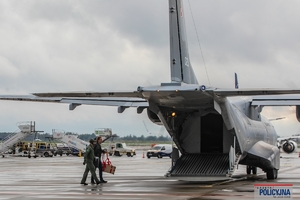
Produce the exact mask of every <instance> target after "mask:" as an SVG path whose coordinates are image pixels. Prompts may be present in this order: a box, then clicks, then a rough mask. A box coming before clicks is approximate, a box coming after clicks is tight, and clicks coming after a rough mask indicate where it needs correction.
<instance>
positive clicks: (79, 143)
mask: <svg viewBox="0 0 300 200" xmlns="http://www.w3.org/2000/svg"><path fill="white" fill-rule="evenodd" d="M52 138H53V139H56V140H59V141H60V142H63V143H65V144H67V145H68V147H70V148H74V149H76V150H78V152H82V153H84V152H85V150H86V147H87V146H88V145H89V142H86V141H84V140H81V139H79V138H78V136H77V135H67V134H66V133H65V132H64V131H62V130H57V129H53V130H52Z"/></svg>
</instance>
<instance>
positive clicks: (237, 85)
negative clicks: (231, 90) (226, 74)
mask: <svg viewBox="0 0 300 200" xmlns="http://www.w3.org/2000/svg"><path fill="white" fill-rule="evenodd" d="M234 86H235V89H239V82H238V77H237V74H236V73H234Z"/></svg>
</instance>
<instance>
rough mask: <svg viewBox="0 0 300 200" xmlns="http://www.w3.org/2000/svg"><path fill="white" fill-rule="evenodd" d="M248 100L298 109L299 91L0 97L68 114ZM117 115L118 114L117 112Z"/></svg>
mask: <svg viewBox="0 0 300 200" xmlns="http://www.w3.org/2000/svg"><path fill="white" fill-rule="evenodd" d="M231 96H252V105H253V106H260V105H261V106H292V105H300V90H291V89H269V88H266V89H219V88H206V87H205V86H200V85H191V84H189V85H181V84H180V83H179V84H173V83H169V84H162V85H161V86H155V87H139V88H138V91H133V92H66V93H34V94H33V95H23V96H22V95H0V100H13V101H32V102H52V103H68V104H70V110H73V109H74V108H75V107H76V106H78V105H104V106H118V107H119V108H120V109H121V108H122V109H123V108H128V107H140V108H146V107H148V106H149V104H148V101H147V99H151V101H153V102H156V103H157V104H159V105H164V106H177V107H184V108H199V107H201V106H208V105H209V104H210V105H212V104H213V99H214V98H225V97H231ZM119 112H122V111H121V110H119Z"/></svg>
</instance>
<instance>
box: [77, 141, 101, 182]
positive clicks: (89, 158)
mask: <svg viewBox="0 0 300 200" xmlns="http://www.w3.org/2000/svg"><path fill="white" fill-rule="evenodd" d="M93 146H94V140H93V139H90V144H89V145H88V146H87V147H86V151H85V153H84V161H83V165H85V164H86V167H85V171H84V173H83V177H82V179H81V182H80V184H83V185H88V184H87V183H86V182H85V181H86V178H87V176H88V173H89V171H90V172H91V174H92V176H93V178H94V180H95V181H96V183H97V185H98V184H100V183H101V182H100V181H99V179H98V178H97V176H96V173H95V170H96V169H95V166H94V164H93V161H94V157H95V156H94V147H93Z"/></svg>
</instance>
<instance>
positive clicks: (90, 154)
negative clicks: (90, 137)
mask: <svg viewBox="0 0 300 200" xmlns="http://www.w3.org/2000/svg"><path fill="white" fill-rule="evenodd" d="M94 158H95V155H94V149H93V147H92V146H91V145H88V146H87V147H86V151H85V154H84V162H85V163H88V162H93V161H94Z"/></svg>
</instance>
